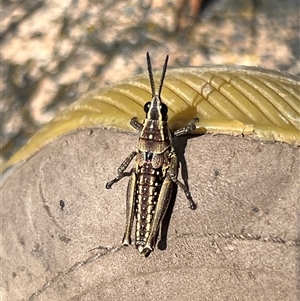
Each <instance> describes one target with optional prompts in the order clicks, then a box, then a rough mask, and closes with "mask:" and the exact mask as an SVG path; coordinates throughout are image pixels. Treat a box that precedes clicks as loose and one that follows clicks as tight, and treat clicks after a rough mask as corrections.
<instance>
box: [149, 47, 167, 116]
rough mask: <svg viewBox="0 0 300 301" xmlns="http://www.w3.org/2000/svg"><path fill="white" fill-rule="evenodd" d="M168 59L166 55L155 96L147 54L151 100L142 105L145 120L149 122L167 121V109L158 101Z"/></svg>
mask: <svg viewBox="0 0 300 301" xmlns="http://www.w3.org/2000/svg"><path fill="white" fill-rule="evenodd" d="M168 59H169V56H168V55H167V56H166V59H165V63H164V66H163V71H162V75H161V79H160V85H159V89H158V93H157V94H156V92H155V85H154V79H153V72H152V67H151V60H150V55H149V53H148V52H147V66H148V72H149V78H150V85H151V90H152V99H151V101H149V102H147V103H146V104H145V105H144V111H145V113H146V118H147V119H150V120H159V121H167V119H168V107H167V106H166V105H165V104H164V103H163V102H162V101H161V99H160V93H161V90H162V86H163V83H164V78H165V75H166V70H167V65H168Z"/></svg>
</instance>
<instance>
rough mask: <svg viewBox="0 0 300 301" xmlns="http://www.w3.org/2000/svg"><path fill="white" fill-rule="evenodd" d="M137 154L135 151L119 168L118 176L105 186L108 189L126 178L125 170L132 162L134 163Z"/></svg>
mask: <svg viewBox="0 0 300 301" xmlns="http://www.w3.org/2000/svg"><path fill="white" fill-rule="evenodd" d="M136 154H137V152H136V151H133V152H132V153H131V154H130V155H129V156H128V157H127V158H126V159H125V160H124V161H123V163H122V164H121V165H120V167H119V168H118V170H117V172H118V175H117V176H116V177H115V178H114V179H112V180H111V181H109V182H107V183H106V185H105V188H106V189H110V188H111V186H112V185H113V184H115V183H116V182H119V181H120V180H121V179H122V178H123V177H125V176H126V174H125V170H126V168H127V167H128V165H129V164H130V162H131V161H132V159H133V158H134V157H135V156H136Z"/></svg>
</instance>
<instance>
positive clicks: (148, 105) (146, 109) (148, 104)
mask: <svg viewBox="0 0 300 301" xmlns="http://www.w3.org/2000/svg"><path fill="white" fill-rule="evenodd" d="M150 104H151V103H150V101H148V102H146V103H145V105H144V111H145V113H148V112H149V109H150Z"/></svg>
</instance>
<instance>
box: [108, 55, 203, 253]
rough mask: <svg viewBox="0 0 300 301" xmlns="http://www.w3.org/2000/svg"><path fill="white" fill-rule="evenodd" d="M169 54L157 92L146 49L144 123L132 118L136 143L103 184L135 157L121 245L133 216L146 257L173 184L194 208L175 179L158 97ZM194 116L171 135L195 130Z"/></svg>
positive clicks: (163, 111) (163, 110)
mask: <svg viewBox="0 0 300 301" xmlns="http://www.w3.org/2000/svg"><path fill="white" fill-rule="evenodd" d="M168 58H169V56H166V59H165V62H164V66H163V71H162V75H161V80H160V85H159V89H158V92H157V93H156V91H155V85H154V78H153V72H152V67H151V60H150V56H149V53H148V52H147V66H148V72H149V78H150V85H151V90H152V99H151V101H149V102H147V103H146V104H145V105H144V111H145V113H146V118H145V120H144V122H143V124H141V123H139V122H138V121H137V118H132V119H131V121H130V124H131V126H132V127H133V128H135V129H136V130H138V131H139V132H140V136H139V140H138V145H137V147H136V150H134V151H133V152H132V153H131V154H130V155H129V156H128V157H127V158H126V159H125V160H124V162H123V163H122V164H121V165H120V167H119V168H118V170H117V173H118V175H117V176H116V177H115V178H114V179H113V180H111V181H110V182H108V183H107V184H106V188H107V189H110V188H111V187H112V185H113V184H114V183H116V182H118V181H119V180H121V179H122V178H123V177H124V176H125V175H128V173H125V170H126V169H127V167H128V165H129V164H130V162H131V161H132V160H133V158H135V163H134V167H133V168H132V169H131V171H130V179H129V183H128V187H127V203H126V227H125V233H124V237H123V240H122V244H123V245H124V246H128V245H130V244H131V232H132V227H133V222H134V219H135V221H136V225H135V245H136V248H137V249H138V252H139V253H140V254H141V255H144V256H145V257H147V256H148V255H149V254H150V253H151V251H153V249H154V247H155V244H156V237H157V233H158V230H159V228H160V224H161V221H162V219H163V217H164V215H165V213H166V210H167V208H168V205H169V202H170V198H171V194H172V186H173V184H174V183H175V184H177V185H178V186H179V187H181V188H182V189H183V191H184V193H185V195H186V197H187V199H188V200H189V204H190V208H191V209H196V204H195V202H194V201H193V199H192V197H191V194H190V192H189V190H188V188H187V186H185V185H184V184H183V183H181V182H180V181H179V180H178V179H177V170H178V160H177V157H176V154H175V151H174V148H173V145H172V134H171V132H170V130H169V128H168V123H167V119H168V117H167V113H168V107H167V106H166V105H165V104H164V103H163V102H162V101H161V97H160V94H161V90H162V86H163V82H164V78H165V74H166V70H167V64H168ZM196 122H198V119H197V118H194V119H192V120H191V122H190V123H189V124H188V125H187V126H186V127H184V128H182V129H179V130H177V131H175V132H174V133H173V136H180V135H184V134H188V133H190V132H191V131H193V130H195V128H196V126H195V123H196Z"/></svg>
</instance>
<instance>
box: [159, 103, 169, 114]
mask: <svg viewBox="0 0 300 301" xmlns="http://www.w3.org/2000/svg"><path fill="white" fill-rule="evenodd" d="M160 112H161V114H162V115H163V116H165V115H167V113H168V107H167V106H166V105H165V104H164V103H162V104H161V107H160Z"/></svg>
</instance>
